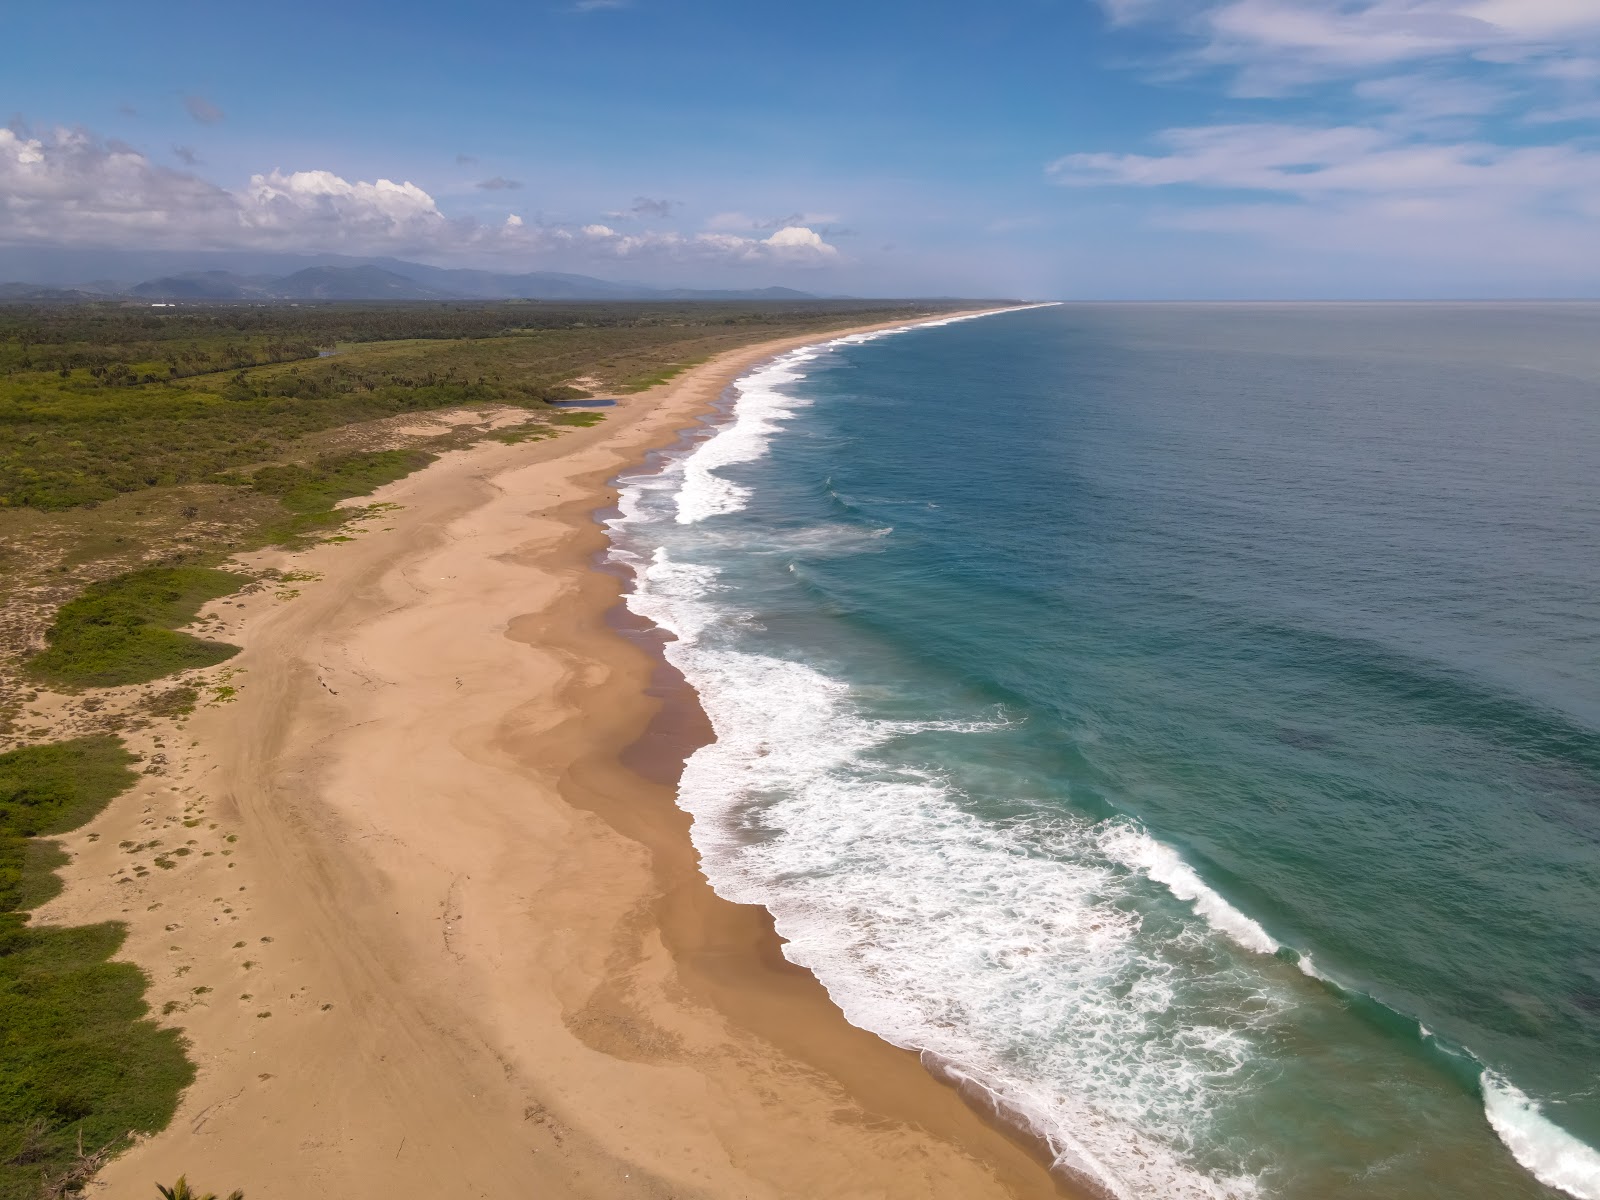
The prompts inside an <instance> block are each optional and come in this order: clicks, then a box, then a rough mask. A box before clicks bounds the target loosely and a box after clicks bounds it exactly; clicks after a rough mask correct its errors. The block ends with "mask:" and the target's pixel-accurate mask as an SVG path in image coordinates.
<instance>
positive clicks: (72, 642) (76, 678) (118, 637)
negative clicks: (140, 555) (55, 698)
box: [27, 567, 248, 687]
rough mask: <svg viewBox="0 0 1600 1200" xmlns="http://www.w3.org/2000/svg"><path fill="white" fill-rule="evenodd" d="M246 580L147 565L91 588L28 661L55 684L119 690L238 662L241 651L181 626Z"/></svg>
mask: <svg viewBox="0 0 1600 1200" xmlns="http://www.w3.org/2000/svg"><path fill="white" fill-rule="evenodd" d="M247 582H248V577H247V576H244V575H239V574H236V573H234V572H231V571H218V570H212V569H209V568H205V567H147V568H145V569H144V570H142V571H134V572H132V573H131V574H128V575H119V576H117V577H116V578H114V579H107V580H104V581H102V582H100V583H96V584H91V585H90V586H89V587H88V588H87V589H85V591H84V593H83V595H81V596H79V597H78V598H77V599H76V600H71V601H68V602H67V603H66V604H64V605H62V606H61V609H60V611H59V612H57V613H56V619H55V623H54V624H53V625H52V626H51V627H50V629H49V630H48V631H47V632H46V634H45V641H46V648H45V649H44V650H42V651H40V652H39V653H38V654H36V655H34V656H33V657H32V658H31V659H30V660H28V664H27V670H28V673H29V674H30V675H31V676H32V677H33V678H35V679H38V680H42V681H45V682H49V683H57V684H66V685H69V686H74V687H114V686H116V685H118V684H127V683H145V682H148V681H149V680H152V679H157V678H160V677H161V676H163V675H170V674H172V673H173V672H174V671H184V670H188V669H190V668H194V667H209V666H211V665H213V664H215V663H219V662H222V661H223V660H224V659H228V658H232V657H233V656H234V655H235V654H237V653H238V652H239V648H238V647H237V646H230V645H227V644H226V643H224V642H213V641H207V640H204V639H202V638H197V637H193V636H191V635H189V634H187V633H179V632H177V630H176V628H175V627H176V626H178V625H183V624H186V623H188V622H189V621H191V620H193V619H194V615H195V613H197V612H199V611H200V606H201V605H202V604H204V603H205V602H206V601H208V600H214V599H216V598H217V597H218V596H226V595H228V594H229V593H231V592H236V591H238V590H239V588H240V587H241V586H242V585H243V584H245V583H247Z"/></svg>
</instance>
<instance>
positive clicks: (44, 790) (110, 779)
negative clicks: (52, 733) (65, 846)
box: [0, 736, 138, 912]
mask: <svg viewBox="0 0 1600 1200" xmlns="http://www.w3.org/2000/svg"><path fill="white" fill-rule="evenodd" d="M133 761H134V758H133V755H131V754H129V753H128V752H127V751H126V750H124V749H123V748H122V743H121V742H120V741H119V740H118V739H116V738H114V737H107V736H100V737H85V738H75V739H73V740H72V741H70V742H56V743H54V744H52V745H47V746H27V747H24V748H23V749H21V750H13V751H11V752H10V753H8V754H0V911H3V912H11V911H14V910H16V909H20V908H23V907H32V906H33V904H36V903H38V900H37V899H33V902H32V903H27V898H25V897H24V896H23V893H24V891H30V892H32V894H33V896H34V897H38V896H39V895H41V894H42V893H45V892H47V891H48V889H47V888H41V886H40V882H39V881H40V875H41V872H40V870H39V868H40V867H43V868H44V870H45V871H48V870H52V869H54V867H55V866H57V865H59V861H58V859H57V857H56V856H55V855H54V854H47V855H40V854H38V853H36V852H32V847H33V845H34V844H32V843H30V842H29V840H28V839H31V838H38V837H49V836H51V835H53V834H58V833H66V832H67V831H68V830H69V829H76V828H77V827H78V826H79V825H82V824H83V823H84V822H86V821H88V820H90V819H91V818H92V817H93V816H94V815H95V814H96V813H98V812H99V811H100V810H101V809H102V808H104V807H105V806H106V804H107V803H108V802H109V801H110V800H111V798H112V797H113V796H116V795H118V794H119V793H121V792H123V791H126V790H127V789H128V788H129V787H130V786H131V785H132V784H133V782H134V780H135V779H137V778H138V776H136V775H135V774H134V773H133V772H132V771H131V770H129V769H128V768H129V765H130V764H131V763H132V762H133ZM30 858H32V859H33V861H32V862H30V861H29V860H30ZM46 878H48V876H46ZM25 881H27V882H25Z"/></svg>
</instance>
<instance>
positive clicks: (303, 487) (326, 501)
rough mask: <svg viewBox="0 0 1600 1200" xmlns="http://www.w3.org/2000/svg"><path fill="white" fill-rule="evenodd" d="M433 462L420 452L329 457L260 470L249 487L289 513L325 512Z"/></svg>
mask: <svg viewBox="0 0 1600 1200" xmlns="http://www.w3.org/2000/svg"><path fill="white" fill-rule="evenodd" d="M433 459H434V456H433V455H432V454H426V453H424V452H423V451H421V450H379V451H374V452H370V453H366V454H344V455H328V456H325V457H323V458H319V459H317V460H316V461H315V462H313V463H312V464H311V465H309V466H301V465H300V464H298V463H291V464H290V465H288V466H282V467H263V468H261V470H259V471H257V472H256V473H255V474H254V475H252V476H251V477H250V486H252V487H253V488H255V489H256V491H258V492H265V493H266V494H267V495H269V496H276V497H278V499H279V500H280V501H281V502H282V504H283V506H284V507H285V508H287V509H288V510H289V511H290V512H292V513H314V512H324V511H326V510H328V509H330V508H332V507H333V506H334V505H335V504H337V503H338V502H339V501H341V500H344V499H347V498H348V497H350V496H364V495H366V494H367V493H368V492H370V491H372V490H373V489H375V488H378V487H382V486H383V485H384V484H386V483H393V482H394V481H395V480H396V479H404V478H405V477H406V476H407V475H409V474H411V472H413V471H417V470H420V469H422V468H423V467H425V466H427V465H428V464H429V463H430V462H432V461H433Z"/></svg>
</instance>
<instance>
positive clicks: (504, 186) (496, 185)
mask: <svg viewBox="0 0 1600 1200" xmlns="http://www.w3.org/2000/svg"><path fill="white" fill-rule="evenodd" d="M473 186H474V187H477V188H479V189H481V190H483V191H485V192H514V191H516V190H517V189H518V188H520V187H521V186H522V184H521V182H520V181H519V180H516V179H507V178H505V176H503V175H496V176H495V177H494V178H493V179H485V180H484V181H483V182H482V183H478V184H474V185H473Z"/></svg>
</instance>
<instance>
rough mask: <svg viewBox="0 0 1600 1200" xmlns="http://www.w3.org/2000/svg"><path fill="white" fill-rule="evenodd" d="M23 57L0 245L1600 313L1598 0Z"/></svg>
mask: <svg viewBox="0 0 1600 1200" xmlns="http://www.w3.org/2000/svg"><path fill="white" fill-rule="evenodd" d="M6 35H7V41H8V42H9V43H10V45H11V46H12V48H13V53H12V54H11V55H10V56H9V61H8V64H7V69H6V72H5V74H4V77H3V78H0V109H3V111H4V112H5V113H6V114H15V115H14V117H13V119H12V120H11V125H10V128H9V130H4V131H0V242H4V243H10V244H46V243H48V244H61V245H74V246H107V247H118V248H138V249H159V248H172V249H273V250H283V251H289V252H339V253H348V254H392V255H395V256H397V257H402V258H414V259H419V260H425V261H429V262H436V263H441V264H444V265H472V266H493V267H496V268H497V269H504V270H530V269H555V270H569V271H580V272H584V273H589V274H595V275H600V276H604V277H607V278H613V279H635V280H644V281H651V282H672V283H682V284H698V285H726V286H760V285H765V284H769V283H784V284H789V285H791V286H796V287H802V288H807V289H809V290H815V291H824V292H835V291H840V292H852V293H857V294H898V293H923V294H929V293H944V294H969V295H978V294H986V295H1021V296H1051V297H1068V298H1072V297H1082V298H1095V297H1103V298H1141V297H1149V298H1177V297H1219V298H1241V297H1254V296H1267V297H1280V296H1282V297H1317V296H1329V297H1349V296H1375V297H1388V296H1450V297H1454V296H1499V295H1552V296H1564V295H1594V294H1600V0H1009V2H1003V0H1002V2H991V3H990V4H988V5H985V6H977V5H972V4H969V3H956V2H953V0H951V2H942V0H923V2H921V3H911V2H902V0H856V2H855V3H844V2H841V0H821V2H813V3H808V4H806V5H802V6H787V5H786V6H778V5H751V4H732V3H726V2H722V0H715V2H714V0H627V2H614V0H566V2H564V3H551V4H543V3H538V2H530V3H520V4H512V3H484V2H481V0H467V2H460V3H456V4H454V5H451V6H444V5H420V4H412V3H390V4H384V5H378V4H367V3H339V4H328V3H324V4H320V5H313V4H305V3H300V2H299V0H286V2H283V3H278V4H274V5H271V6H263V5H252V6H238V5H218V4H215V3H214V2H213V3H207V4H191V3H172V2H168V3H157V4H154V5H129V4H122V3H118V4H112V3H85V2H81V0H80V2H73V0H54V2H53V3H51V4H49V5H31V6H27V9H26V10H20V11H19V10H13V11H12V12H11V13H10V14H8V18H7V28H6ZM19 48H25V52H23V53H17V50H18V49H19Z"/></svg>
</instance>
